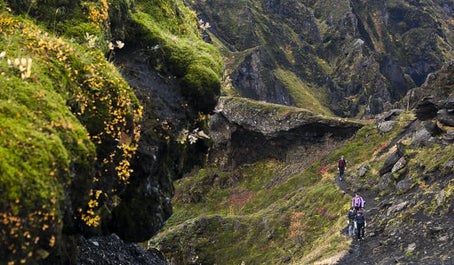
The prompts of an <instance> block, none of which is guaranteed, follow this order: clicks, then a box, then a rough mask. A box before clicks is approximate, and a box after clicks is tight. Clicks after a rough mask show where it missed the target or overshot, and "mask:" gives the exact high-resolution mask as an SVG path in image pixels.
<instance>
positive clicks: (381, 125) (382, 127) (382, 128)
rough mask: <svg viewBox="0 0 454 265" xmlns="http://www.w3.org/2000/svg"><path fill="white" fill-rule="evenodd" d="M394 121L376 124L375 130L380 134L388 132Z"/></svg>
mask: <svg viewBox="0 0 454 265" xmlns="http://www.w3.org/2000/svg"><path fill="white" fill-rule="evenodd" d="M394 124H396V121H384V122H380V123H378V124H377V128H378V130H379V131H380V132H389V131H391V130H392V129H393V127H394Z"/></svg>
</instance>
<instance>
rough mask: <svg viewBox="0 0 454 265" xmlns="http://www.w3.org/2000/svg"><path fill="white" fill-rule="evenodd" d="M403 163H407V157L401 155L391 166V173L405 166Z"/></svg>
mask: <svg viewBox="0 0 454 265" xmlns="http://www.w3.org/2000/svg"><path fill="white" fill-rule="evenodd" d="M405 165H407V159H406V158H405V157H404V156H403V157H401V158H400V159H399V160H398V161H397V162H396V163H395V164H394V166H393V168H392V169H391V173H395V172H397V171H399V170H401V169H402V168H404V167H405Z"/></svg>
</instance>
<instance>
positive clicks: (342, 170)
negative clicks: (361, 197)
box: [339, 168, 344, 180]
mask: <svg viewBox="0 0 454 265" xmlns="http://www.w3.org/2000/svg"><path fill="white" fill-rule="evenodd" d="M343 178H344V169H343V168H339V179H340V180H342V179H343Z"/></svg>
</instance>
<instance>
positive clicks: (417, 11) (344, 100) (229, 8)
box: [188, 0, 454, 117]
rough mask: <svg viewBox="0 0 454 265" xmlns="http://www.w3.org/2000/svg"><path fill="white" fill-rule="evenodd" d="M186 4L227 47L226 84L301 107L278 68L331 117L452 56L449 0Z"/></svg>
mask: <svg viewBox="0 0 454 265" xmlns="http://www.w3.org/2000/svg"><path fill="white" fill-rule="evenodd" d="M188 3H189V4H191V5H192V6H193V7H194V8H195V9H196V10H197V11H198V12H199V16H200V18H202V19H203V20H205V21H208V22H209V23H210V24H211V26H212V27H211V31H212V33H213V35H214V36H216V37H217V38H219V39H220V40H221V42H222V43H223V44H224V45H225V46H226V47H227V48H228V49H230V51H231V52H233V53H232V54H230V56H231V59H232V60H237V62H236V63H234V64H232V69H230V72H231V75H230V77H231V79H232V83H233V85H234V87H235V89H236V90H238V91H239V93H240V94H241V95H243V96H245V97H249V98H252V99H257V100H265V101H268V102H272V103H278V104H286V105H296V106H299V107H305V106H304V103H302V102H299V101H298V100H297V99H296V97H295V93H296V92H295V91H294V90H300V89H301V88H298V87H296V88H295V87H292V85H289V84H288V83H287V84H286V83H285V80H283V79H282V77H279V75H276V72H275V70H276V69H277V68H284V69H286V70H289V71H291V72H293V73H294V74H295V75H296V76H298V78H300V80H302V82H303V83H304V84H305V85H306V86H308V87H312V92H313V93H314V94H316V95H319V94H320V93H322V94H324V95H326V98H323V97H319V100H321V101H322V102H323V103H324V104H325V105H326V106H328V107H329V108H330V109H331V110H332V111H333V112H334V113H335V114H337V115H340V116H349V117H354V116H364V115H368V114H378V113H380V112H382V111H383V110H385V109H390V107H391V105H392V104H393V103H395V102H397V101H398V100H400V99H401V98H402V97H403V96H404V95H405V94H406V92H407V91H408V90H409V89H410V88H413V87H415V86H420V85H421V84H422V83H423V82H424V80H425V78H426V77H427V75H428V74H430V73H431V72H434V71H436V70H438V69H439V68H440V67H441V66H442V64H443V62H445V61H448V60H452V58H454V57H453V55H454V54H453V52H452V46H453V43H454V42H453V40H454V39H453V34H452V32H453V26H452V24H451V22H450V21H451V20H452V18H453V12H452V10H453V4H452V2H450V1H425V2H424V3H422V2H415V1H344V0H342V1H279V0H269V1H254V0H248V1H239V2H232V1H188ZM238 51H241V52H245V53H246V55H245V56H244V57H241V58H239V57H238V56H235V55H234V53H236V52H238Z"/></svg>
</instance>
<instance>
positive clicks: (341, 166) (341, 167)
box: [337, 156, 347, 181]
mask: <svg viewBox="0 0 454 265" xmlns="http://www.w3.org/2000/svg"><path fill="white" fill-rule="evenodd" d="M346 167H347V160H345V158H344V156H341V158H340V159H339V161H337V169H338V170H339V180H340V181H342V179H343V178H344V171H345V168H346Z"/></svg>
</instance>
